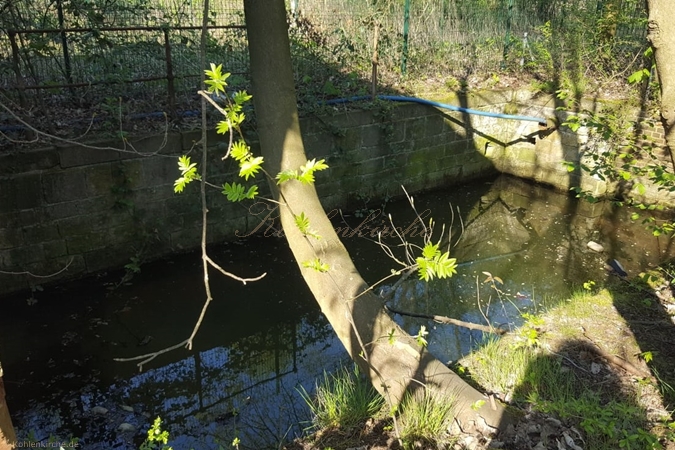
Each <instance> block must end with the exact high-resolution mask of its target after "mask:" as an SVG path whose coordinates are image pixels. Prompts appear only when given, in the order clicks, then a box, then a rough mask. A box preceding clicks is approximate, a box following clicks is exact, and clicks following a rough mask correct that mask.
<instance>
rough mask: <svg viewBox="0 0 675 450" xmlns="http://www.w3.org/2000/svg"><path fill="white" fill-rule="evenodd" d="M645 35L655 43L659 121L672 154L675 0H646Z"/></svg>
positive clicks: (674, 148)
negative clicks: (659, 105) (647, 22)
mask: <svg viewBox="0 0 675 450" xmlns="http://www.w3.org/2000/svg"><path fill="white" fill-rule="evenodd" d="M647 8H648V9H649V24H648V31H649V32H648V35H647V38H648V39H649V42H651V44H652V46H653V47H654V57H655V59H656V72H657V74H658V75H659V83H660V84H661V122H662V123H663V128H664V129H665V132H666V144H667V145H668V149H669V150H670V154H671V156H672V155H673V154H674V153H675V24H674V23H673V17H675V2H673V1H672V0H648V1H647Z"/></svg>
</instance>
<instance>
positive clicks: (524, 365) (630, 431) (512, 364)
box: [461, 289, 660, 450]
mask: <svg viewBox="0 0 675 450" xmlns="http://www.w3.org/2000/svg"><path fill="white" fill-rule="evenodd" d="M614 302H615V298H614V296H613V295H612V294H611V293H610V292H609V291H607V290H604V289H603V290H599V291H595V292H594V291H588V290H587V291H581V292H578V293H576V294H574V295H572V296H571V297H570V298H569V299H568V300H566V301H563V302H562V303H559V304H558V305H557V306H556V307H554V308H552V309H551V310H549V311H548V312H547V313H546V314H545V315H543V316H541V319H542V320H543V323H544V325H543V327H542V334H543V336H539V339H538V342H539V344H540V346H539V347H527V346H522V345H518V343H519V342H518V336H519V331H518V330H516V331H514V332H512V333H511V334H510V336H507V337H506V338H503V339H499V340H498V339H491V340H488V341H487V342H486V343H485V344H484V345H483V346H482V347H481V348H479V349H477V350H476V351H475V352H473V353H472V354H471V355H469V356H467V357H466V358H464V359H463V360H462V361H461V367H462V368H463V369H464V370H467V371H468V372H469V374H470V376H471V378H472V379H473V381H474V382H475V383H476V384H478V385H480V386H481V387H482V388H483V389H485V390H488V391H492V392H496V393H499V394H501V396H502V398H504V399H506V400H507V401H511V402H513V403H514V404H516V405H520V406H524V405H527V406H528V407H529V408H532V409H534V410H535V411H539V412H542V413H545V414H548V415H553V416H557V417H558V418H560V419H563V420H564V421H565V423H568V424H572V425H573V426H575V427H576V428H577V429H579V430H582V431H583V432H584V439H585V444H586V445H585V446H584V448H592V449H594V450H610V449H611V450H614V449H618V448H622V449H651V448H660V447H658V445H659V443H658V439H657V437H656V436H655V435H654V434H652V433H650V432H649V429H650V428H649V423H648V421H647V414H646V410H645V409H644V408H643V407H642V406H640V403H639V391H638V390H635V392H630V391H628V392H624V389H622V388H620V387H619V386H614V387H610V386H608V385H606V382H603V383H599V384H598V383H595V382H594V381H593V379H592V378H590V377H591V375H590V373H589V372H585V371H583V370H580V371H579V372H575V370H576V367H574V366H575V365H578V363H579V362H578V361H577V362H574V361H570V360H571V358H574V357H575V355H574V354H573V353H570V354H568V355H567V356H565V355H563V354H559V353H557V352H559V351H560V350H558V348H564V347H565V346H566V345H570V344H572V345H575V344H574V343H578V342H585V340H584V339H585V337H584V335H583V333H585V330H592V331H593V333H594V334H595V335H599V336H605V337H609V336H611V333H610V331H613V332H616V328H617V327H616V321H617V320H622V319H621V318H620V316H619V315H618V313H617V312H616V311H615V310H614ZM524 326H528V324H525V325H524ZM603 327H608V328H607V329H606V330H605V329H604V328H603ZM589 332H590V331H589ZM573 348H574V347H573ZM566 360H567V362H569V364H568V363H567V362H566V363H565V364H563V362H564V361H566ZM587 377H588V378H587Z"/></svg>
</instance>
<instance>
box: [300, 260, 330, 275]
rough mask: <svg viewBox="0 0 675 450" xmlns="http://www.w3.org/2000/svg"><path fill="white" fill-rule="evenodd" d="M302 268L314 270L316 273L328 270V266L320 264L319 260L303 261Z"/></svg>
mask: <svg viewBox="0 0 675 450" xmlns="http://www.w3.org/2000/svg"><path fill="white" fill-rule="evenodd" d="M302 267H305V268H308V269H314V270H316V271H317V272H328V271H329V270H330V266H329V265H328V264H326V263H324V262H321V260H320V259H319V258H314V259H313V260H311V261H303V263H302Z"/></svg>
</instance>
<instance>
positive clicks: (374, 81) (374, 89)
mask: <svg viewBox="0 0 675 450" xmlns="http://www.w3.org/2000/svg"><path fill="white" fill-rule="evenodd" d="M379 32H380V22H378V21H377V20H376V21H375V35H374V36H373V61H372V62H373V72H372V74H371V77H370V79H371V83H372V86H371V95H372V96H373V100H375V98H376V97H377V43H378V41H379Z"/></svg>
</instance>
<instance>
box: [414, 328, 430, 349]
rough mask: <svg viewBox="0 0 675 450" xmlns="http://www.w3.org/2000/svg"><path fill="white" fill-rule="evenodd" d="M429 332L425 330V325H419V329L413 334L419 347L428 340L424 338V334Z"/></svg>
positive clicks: (425, 344)
mask: <svg viewBox="0 0 675 450" xmlns="http://www.w3.org/2000/svg"><path fill="white" fill-rule="evenodd" d="M428 334H429V332H428V331H427V327H425V326H424V325H422V326H420V331H419V332H418V333H417V335H416V336H415V340H416V341H417V343H418V344H419V345H420V346H421V347H426V346H427V344H428V342H427V340H426V336H427V335H428Z"/></svg>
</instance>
